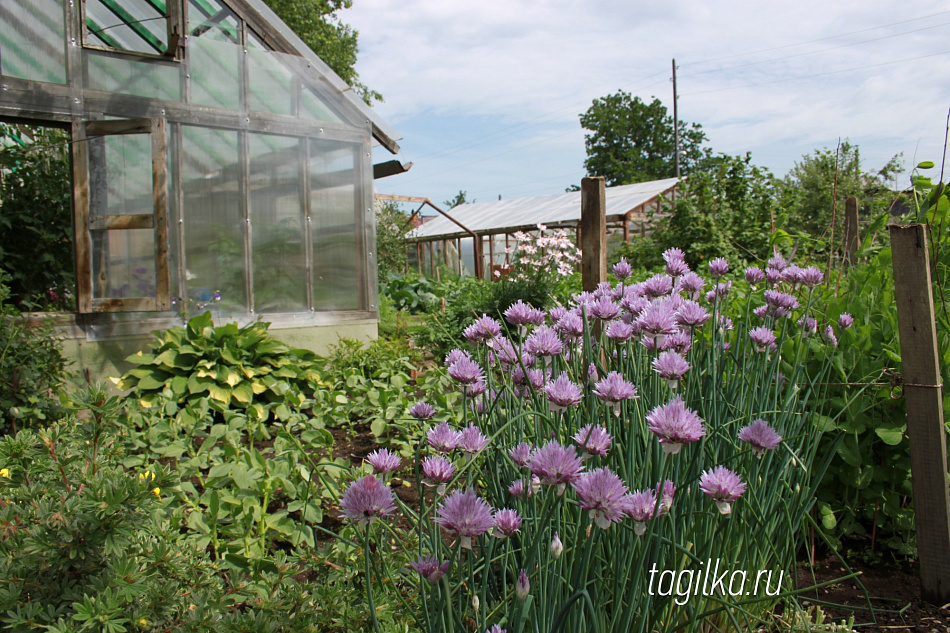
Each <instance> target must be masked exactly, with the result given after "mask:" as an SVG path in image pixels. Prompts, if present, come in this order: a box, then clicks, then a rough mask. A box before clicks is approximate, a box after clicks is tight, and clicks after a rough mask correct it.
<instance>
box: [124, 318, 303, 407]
mask: <svg viewBox="0 0 950 633" xmlns="http://www.w3.org/2000/svg"><path fill="white" fill-rule="evenodd" d="M269 326H270V324H268V323H264V322H262V321H254V322H252V323H249V324H248V325H245V326H243V327H240V326H238V325H237V324H236V323H227V324H224V325H218V326H215V325H214V323H213V321H212V318H211V313H210V312H205V313H204V314H200V315H198V316H195V317H192V318H191V319H190V320H189V321H188V323H187V324H186V325H185V326H184V327H174V328H170V329H168V330H165V331H164V332H154V333H153V334H154V335H155V340H154V341H153V342H152V343H151V345H150V351H149V352H148V353H143V352H138V353H136V354H133V355H132V356H130V357H129V358H127V359H126V360H127V361H128V362H131V363H134V364H135V365H136V367H134V368H133V369H130V370H129V371H128V372H126V373H125V374H124V375H123V376H122V378H121V379H120V380H119V381H118V382H117V386H118V387H119V389H134V391H135V395H136V397H137V398H138V400H139V402H140V403H141V404H142V406H144V407H151V406H155V405H157V404H159V403H164V401H166V400H171V401H174V402H175V403H177V404H179V405H188V404H195V403H197V402H198V401H200V400H202V399H207V401H208V403H209V404H210V406H211V407H212V408H213V409H214V410H215V411H218V412H219V413H223V412H224V411H227V410H231V409H239V410H244V411H246V413H247V415H249V416H251V417H253V418H254V419H256V420H259V421H261V422H264V421H267V420H268V419H270V418H272V417H286V416H285V411H287V410H288V407H300V406H301V405H303V404H304V402H305V400H306V399H307V397H308V396H309V395H312V393H313V383H319V381H320V373H319V372H318V371H317V369H316V367H315V366H314V363H313V361H314V358H315V354H314V353H313V352H310V351H307V350H301V349H292V348H290V347H289V346H288V345H286V344H284V343H282V342H280V341H278V340H277V339H276V338H274V337H273V336H271V335H270V334H269V333H268V331H267V330H268V327H269ZM282 407H283V408H282Z"/></svg>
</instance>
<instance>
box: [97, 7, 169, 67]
mask: <svg viewBox="0 0 950 633" xmlns="http://www.w3.org/2000/svg"><path fill="white" fill-rule="evenodd" d="M182 6H183V5H182V1H181V0H167V2H166V3H165V8H166V10H167V12H168V15H166V16H165V24H166V27H167V33H168V35H167V38H166V39H167V42H168V43H167V46H166V49H165V52H164V53H161V54H157V53H143V52H142V51H131V50H128V49H125V48H116V47H114V46H101V45H99V44H93V43H91V42H90V41H89V25H88V24H87V22H86V0H81V1H80V7H81V10H80V20H81V24H82V45H83V48H89V49H92V50H97V51H106V52H109V53H122V54H124V55H132V56H135V57H144V58H146V59H163V60H174V61H181V59H182V58H183V56H184V43H185V38H184V35H183V34H184V32H185V29H184V25H185V13H184V11H183V9H182Z"/></svg>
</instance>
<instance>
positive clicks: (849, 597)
mask: <svg viewBox="0 0 950 633" xmlns="http://www.w3.org/2000/svg"><path fill="white" fill-rule="evenodd" d="M848 565H849V567H851V570H852V571H854V572H859V573H860V575H859V576H857V577H856V578H849V579H847V580H842V581H840V582H835V583H833V584H830V585H826V586H823V587H820V588H818V589H816V590H813V591H810V592H806V593H803V594H801V597H800V598H799V601H800V603H801V604H802V606H805V607H808V606H812V605H817V606H819V607H820V608H821V610H822V611H823V612H824V613H825V615H826V618H825V621H826V622H828V621H832V620H833V621H834V622H840V621H841V620H845V621H847V620H848V619H849V618H852V617H853V618H854V628H855V630H856V631H862V632H864V631H870V632H874V633H900V632H902V631H912V632H915V633H918V632H919V633H924V632H926V633H950V605H943V606H939V605H932V604H929V603H927V602H924V601H923V600H922V599H921V596H920V580H919V578H918V576H917V574H918V570H917V567H916V565H908V566H905V567H897V566H892V565H886V564H882V565H869V564H865V563H862V562H860V561H854V562H852V561H849V562H848ZM847 575H849V572H848V571H847V570H846V569H845V567H844V566H843V565H842V564H841V562H840V561H839V560H838V559H837V557H836V556H834V554H831V555H828V556H827V557H825V558H824V559H823V560H819V561H817V562H816V564H815V567H814V569H812V568H811V567H810V566H809V565H807V564H806V565H800V566H799V569H798V585H799V586H800V587H807V586H813V585H815V584H822V583H826V582H830V581H834V580H837V579H839V578H842V577H843V576H847Z"/></svg>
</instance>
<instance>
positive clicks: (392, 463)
mask: <svg viewBox="0 0 950 633" xmlns="http://www.w3.org/2000/svg"><path fill="white" fill-rule="evenodd" d="M366 461H367V462H369V465H370V466H372V467H373V470H375V471H378V472H381V473H391V472H395V471H397V470H399V467H400V466H401V465H402V460H400V459H399V455H396V454H395V453H394V452H392V451H391V450H389V449H388V448H381V449H379V450H376V451H373V452H372V453H370V454H369V455H367V456H366Z"/></svg>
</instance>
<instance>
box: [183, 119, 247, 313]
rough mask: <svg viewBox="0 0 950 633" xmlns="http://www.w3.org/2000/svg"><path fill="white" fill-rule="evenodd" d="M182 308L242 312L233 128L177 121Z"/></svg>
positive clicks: (241, 226) (241, 223)
mask: <svg viewBox="0 0 950 633" xmlns="http://www.w3.org/2000/svg"><path fill="white" fill-rule="evenodd" d="M181 161H182V169H181V184H182V198H183V202H182V209H181V214H182V220H183V221H184V224H183V227H182V228H183V233H184V248H183V251H184V259H185V292H184V296H183V297H182V299H183V302H184V304H185V311H186V312H187V313H189V314H197V313H198V312H201V311H204V310H206V309H213V311H214V314H215V317H216V318H218V317H227V316H232V315H244V314H247V312H248V308H247V298H246V292H245V277H246V274H245V271H246V266H245V264H244V256H245V248H244V238H245V235H246V226H247V224H246V222H245V217H244V209H243V206H242V201H241V174H242V172H243V169H242V168H241V165H240V153H239V152H238V133H237V132H229V131H224V130H217V129H211V128H200V127H192V126H182V147H181Z"/></svg>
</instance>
